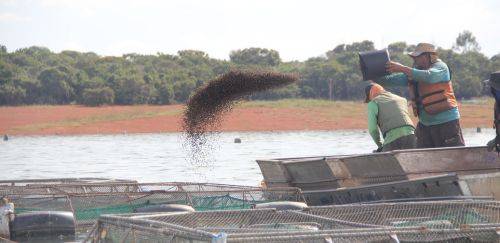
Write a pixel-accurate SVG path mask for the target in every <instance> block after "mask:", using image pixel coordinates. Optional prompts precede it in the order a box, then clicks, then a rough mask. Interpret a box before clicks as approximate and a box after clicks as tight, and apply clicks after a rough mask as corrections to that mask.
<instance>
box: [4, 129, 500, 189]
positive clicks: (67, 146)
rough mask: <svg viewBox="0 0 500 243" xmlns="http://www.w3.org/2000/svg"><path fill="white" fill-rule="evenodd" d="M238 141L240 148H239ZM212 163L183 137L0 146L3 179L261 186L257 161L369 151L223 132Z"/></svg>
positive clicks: (470, 133)
mask: <svg viewBox="0 0 500 243" xmlns="http://www.w3.org/2000/svg"><path fill="white" fill-rule="evenodd" d="M493 136H494V130H493V129H483V131H482V133H476V130H475V129H474V130H465V131H464V137H465V139H466V143H467V144H468V145H484V144H486V142H487V141H488V140H489V139H491V138H493ZM235 138H241V140H242V143H240V144H236V143H234V142H233V141H234V139H235ZM216 141H217V143H213V146H214V149H213V150H212V153H211V154H212V156H211V157H210V158H211V159H210V163H208V164H205V165H199V164H193V163H192V162H190V161H189V159H188V158H189V152H188V151H187V150H185V149H184V148H183V146H182V144H183V137H182V135H181V134H179V133H169V134H134V135H89V136H33V137H11V139H10V140H9V141H8V142H4V141H1V142H0V164H1V166H2V168H3V170H4V171H3V172H2V173H1V177H0V178H1V179H4V180H6V179H30V178H54V177H108V178H121V179H135V180H139V181H141V182H159V181H193V182H213V183H228V184H240V185H258V184H259V182H260V181H261V180H262V175H261V174H260V170H259V167H258V165H257V163H256V162H255V160H256V159H269V158H283V157H302V156H316V155H317V156H320V155H335V154H354V153H366V152H370V151H372V150H373V149H375V145H374V143H373V142H372V140H371V138H370V137H369V135H368V134H367V133H366V132H363V131H359V130H350V131H332V132H330V131H323V132H317V131H315V132H251V133H250V132H249V133H246V132H245V133H236V132H235V133H222V134H220V135H218V138H217V140H216Z"/></svg>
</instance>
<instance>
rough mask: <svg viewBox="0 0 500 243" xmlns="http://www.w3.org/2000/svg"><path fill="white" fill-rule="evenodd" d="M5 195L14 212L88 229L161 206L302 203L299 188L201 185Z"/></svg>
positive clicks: (39, 189)
mask: <svg viewBox="0 0 500 243" xmlns="http://www.w3.org/2000/svg"><path fill="white" fill-rule="evenodd" d="M7 190H10V193H5V194H3V196H5V197H7V198H9V200H10V201H12V202H13V203H14V205H15V211H16V213H23V212H31V211H48V210H51V211H71V212H73V214H74V215H75V219H76V221H77V224H78V225H79V226H89V225H92V224H93V223H94V222H95V220H96V219H97V218H98V217H99V216H100V215H102V214H123V213H133V212H135V210H137V209H139V208H143V207H148V206H154V205H161V204H183V205H189V206H192V207H193V208H194V209H195V210H197V211H207V210H230V209H248V208H251V207H252V206H253V205H255V204H257V203H264V202H274V201H298V202H304V199H303V197H302V193H301V191H300V189H298V188H275V189H262V188H258V187H245V186H234V185H223V184H202V183H110V184H75V185H36V186H26V190H21V189H20V188H19V187H17V186H16V187H15V188H12V187H11V188H10V189H7ZM5 191H6V190H4V192H5ZM14 192H15V193H14ZM20 192H22V193H20Z"/></svg>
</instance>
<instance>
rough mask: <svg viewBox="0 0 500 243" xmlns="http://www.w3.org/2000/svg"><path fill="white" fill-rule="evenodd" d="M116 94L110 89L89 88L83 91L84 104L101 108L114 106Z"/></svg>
mask: <svg viewBox="0 0 500 243" xmlns="http://www.w3.org/2000/svg"><path fill="white" fill-rule="evenodd" d="M114 99H115V92H114V91H113V90H112V89H111V88H109V87H103V88H87V89H85V90H83V98H82V104H84V105H87V106H101V105H105V104H113V102H114Z"/></svg>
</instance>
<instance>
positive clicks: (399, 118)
mask: <svg viewBox="0 0 500 243" xmlns="http://www.w3.org/2000/svg"><path fill="white" fill-rule="evenodd" d="M365 94H366V99H365V103H368V131H369V133H370V135H371V136H372V138H373V141H375V143H376V144H377V146H378V149H377V152H385V151H391V150H397V149H410V148H415V147H416V146H417V138H416V137H415V135H414V131H415V128H414V126H413V122H412V120H411V118H410V115H409V114H408V104H407V102H406V99H405V98H403V97H400V96H397V95H395V94H393V93H391V92H388V91H385V90H384V88H383V87H382V86H380V85H378V84H376V83H370V84H369V85H368V86H366V88H365ZM380 132H382V136H383V141H382V138H381V136H380Z"/></svg>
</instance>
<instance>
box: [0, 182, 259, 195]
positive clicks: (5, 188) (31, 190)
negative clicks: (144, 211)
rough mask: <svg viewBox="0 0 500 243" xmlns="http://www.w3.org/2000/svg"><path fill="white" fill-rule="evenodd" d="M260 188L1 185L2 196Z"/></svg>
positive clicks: (183, 184)
mask: <svg viewBox="0 0 500 243" xmlns="http://www.w3.org/2000/svg"><path fill="white" fill-rule="evenodd" d="M249 188H258V187H250V186H239V185H227V184H213V183H193V182H156V183H138V182H136V181H122V180H106V181H104V180H103V181H87V182H82V181H80V180H72V181H70V182H69V183H37V184H31V183H30V184H19V183H17V184H1V183H0V196H3V195H9V194H42V195H43V194H57V193H78V194H82V193H108V192H109V193H111V192H148V191H154V190H162V191H185V190H187V191H192V190H197V191H201V190H204V191H209V190H227V189H249Z"/></svg>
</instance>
